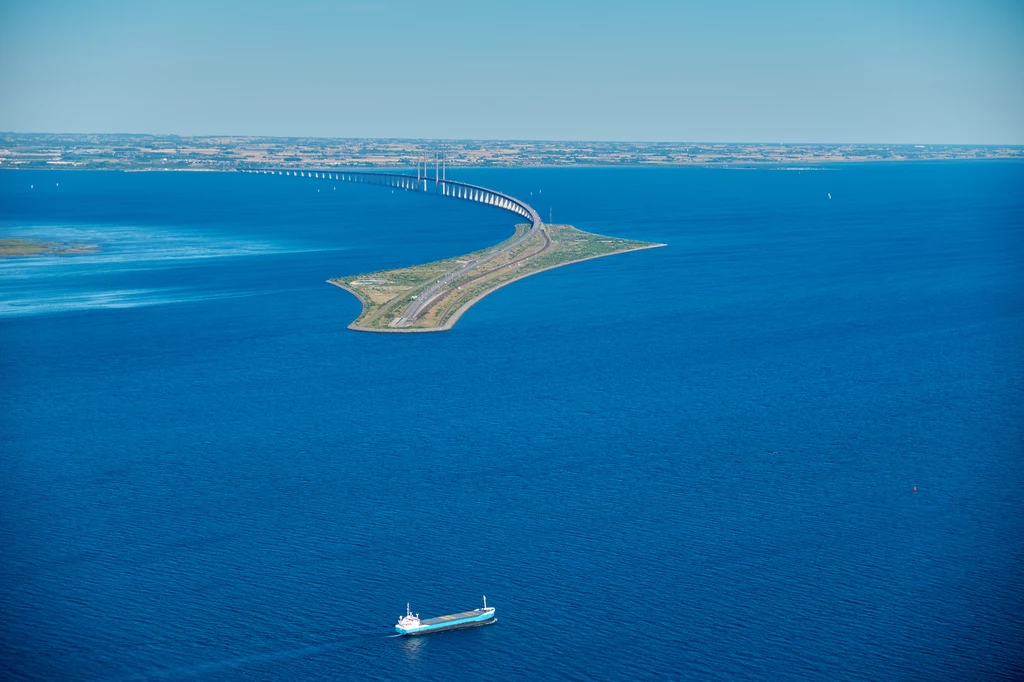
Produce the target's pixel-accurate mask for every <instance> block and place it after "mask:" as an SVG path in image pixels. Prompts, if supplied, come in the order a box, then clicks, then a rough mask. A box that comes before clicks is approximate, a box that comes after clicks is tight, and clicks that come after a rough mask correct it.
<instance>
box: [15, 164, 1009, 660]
mask: <svg viewBox="0 0 1024 682" xmlns="http://www.w3.org/2000/svg"><path fill="white" fill-rule="evenodd" d="M457 179H459V180H465V181H469V182H475V183H479V184H483V185H485V186H489V187H494V188H496V189H500V190H503V191H506V192H508V193H510V194H513V195H515V196H518V197H520V198H523V199H525V200H527V201H531V202H533V204H534V205H535V206H536V207H537V209H538V210H539V211H540V212H541V214H542V215H544V216H545V217H547V216H548V211H549V209H550V210H551V211H552V217H553V218H554V220H555V221H564V222H569V223H572V224H574V225H576V226H577V227H579V228H581V229H584V230H590V231H595V232H600V233H603V234H609V235H614V236H618V237H627V238H633V239H644V240H649V241H656V242H665V243H667V244H669V246H668V247H667V248H664V249H655V250H651V251H642V252H636V253H631V254H625V255H621V256H616V257H613V258H605V259H599V260H596V261H590V262H586V263H580V264H577V265H573V266H570V267H566V268H560V269H557V270H552V271H549V272H546V273H543V274H540V275H538V276H535V277H531V278H528V279H526V280H523V281H521V282H518V283H516V284H514V285H512V286H509V287H506V288H504V289H501V290H499V291H498V292H496V293H495V294H493V295H491V296H489V297H488V298H486V299H484V300H483V301H482V302H481V303H479V304H478V305H476V306H475V307H474V308H472V309H471V310H470V311H469V312H468V313H467V314H466V315H464V316H463V317H462V319H461V320H460V321H459V322H458V324H457V325H456V326H455V328H454V329H453V330H452V331H450V332H445V333H440V334H416V335H377V334H360V333H356V332H351V331H348V330H346V329H345V327H346V325H347V324H348V323H349V322H351V320H352V319H353V318H354V317H355V316H356V314H357V313H358V309H359V305H358V303H357V302H356V300H355V299H354V298H353V297H351V296H350V295H348V294H347V293H345V292H343V291H341V290H339V289H337V288H335V287H331V286H328V285H327V284H325V283H324V280H326V279H327V278H329V277H335V276H340V275H345V274H355V273H359V272H367V271H372V270H378V269H381V268H390V267H396V266H400V265H404V264H412V263H417V262H423V261H426V260H432V259H436V258H443V257H448V256H452V255H456V254H460V253H465V252H468V251H472V250H474V249H477V248H481V247H483V246H486V245H489V244H492V243H496V242H497V241H499V240H500V239H503V238H504V237H506V236H508V235H509V234H511V231H512V220H511V217H510V216H508V214H506V213H504V212H502V211H498V210H496V209H492V208H486V207H482V206H473V205H470V204H466V203H463V202H455V201H450V200H446V199H443V198H438V197H430V196H423V195H421V194H414V193H406V192H401V191H399V192H397V193H394V194H392V193H391V191H390V190H388V189H383V188H378V187H369V186H360V185H349V184H344V183H332V182H330V181H320V182H317V181H314V180H297V179H290V178H271V177H264V176H255V177H254V176H248V175H242V174H212V173H136V174H128V173H91V172H56V171H55V172H4V173H0V236H8V235H11V236H35V237H38V238H41V239H46V240H56V241H77V240H81V241H84V242H88V243H97V244H99V246H100V248H101V250H100V252H99V253H98V254H95V255H78V256H73V257H70V256H69V257H61V258H57V257H35V258H24V259H8V260H3V261H0V287H2V295H0V367H2V370H0V371H2V374H0V377H2V383H3V386H4V389H3V391H0V415H2V416H0V434H2V440H0V446H2V459H0V466H2V469H0V533H2V538H3V554H2V556H3V560H2V562H0V584H2V586H3V590H2V592H0V656H2V660H3V661H4V667H5V669H6V670H7V672H6V675H7V676H9V677H12V678H15V679H21V678H26V679H28V678H49V679H82V680H87V679H196V678H202V679H237V678H243V677H244V678H247V679H253V678H255V679H339V678H350V679H393V678H396V677H400V676H416V677H421V678H425V679H440V678H455V679H458V678H461V677H464V676H466V675H467V674H468V673H470V672H472V673H473V674H487V675H489V676H490V677H492V678H494V679H516V678H521V679H536V678H552V677H554V678H567V679H655V678H657V679H665V678H668V679H679V678H712V679H730V680H732V679H781V680H785V679H794V680H795V679H823V678H825V679H851V680H875V679H900V680H914V679H947V678H950V677H953V678H957V679H1016V678H1019V677H1020V676H1022V675H1024V665H1022V658H1021V655H1020V651H1022V650H1024V615H1022V614H1024V608H1022V607H1024V597H1022V595H1024V577H1022V574H1021V571H1020V566H1021V565H1022V560H1024V540H1022V533H1021V521H1020V510H1021V509H1022V508H1024V458H1022V455H1024V452H1022V450H1024V446H1022V443H1024V438H1022V436H1024V426H1022V425H1024V405H1022V393H1021V390H1022V389H1021V386H1022V382H1021V379H1022V376H1021V368H1022V366H1024V365H1022V362H1021V360H1022V358H1021V350H1020V349H1021V348H1024V287H1022V284H1024V277H1022V270H1021V266H1020V263H1022V262H1024V238H1022V234H1024V233H1022V226H1024V200H1022V198H1021V195H1020V192H1019V188H1020V187H1021V186H1024V183H1022V181H1024V166H1022V165H1021V164H995V163H946V164H891V165H890V164H877V165H861V166H837V167H832V168H829V169H826V170H818V171H802V172H798V171H785V170H771V169H764V170H731V169H549V170H544V169H538V170H476V171H461V172H460V174H459V177H458V178H457ZM57 183H59V186H58V185H57ZM30 185H34V187H33V188H30ZM335 186H336V187H337V189H334V187H335ZM318 189H319V190H320V191H319V192H318V191H317V190H318ZM531 192H532V193H533V194H532V195H531ZM829 193H831V195H832V199H829V198H828V196H827V195H828V194H829ZM915 486H916V488H917V490H916V492H915V491H914V487H915ZM483 594H486V595H487V597H488V603H489V604H490V605H493V606H495V607H496V608H497V610H498V616H499V622H498V623H497V624H496V625H494V626H491V627H484V628H475V629H471V630H462V631H456V632H452V633H443V634H438V635H434V636H431V637H428V638H415V639H405V638H393V637H391V636H390V634H391V632H392V630H391V626H392V624H393V622H394V621H395V620H396V619H397V617H398V615H399V614H400V613H402V612H403V611H404V607H405V603H406V602H411V603H412V606H413V608H414V610H417V611H419V612H421V613H422V614H423V615H424V616H433V615H439V614H441V613H447V612H452V611H459V610H464V609H467V608H473V607H475V606H477V605H478V602H479V599H480V596H481V595H483Z"/></svg>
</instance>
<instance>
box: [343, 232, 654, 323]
mask: <svg viewBox="0 0 1024 682" xmlns="http://www.w3.org/2000/svg"><path fill="white" fill-rule="evenodd" d="M529 228H530V226H529V225H525V224H524V225H517V226H516V231H515V233H514V234H513V235H512V236H511V237H509V238H508V239H507V240H505V241H504V242H502V243H500V244H496V245H495V246H491V247H488V248H486V249H482V250H480V251H475V252H473V253H469V254H466V255H463V256H457V257H455V258H448V259H445V260H439V261H433V262H431V263H424V264H422V265H414V266H411V267H407V268H397V269H394V270H381V271H377V272H367V273H363V274H360V275H353V276H348V277H338V278H336V279H331V280H328V282H330V283H331V284H334V285H336V286H339V287H341V288H343V289H345V290H347V291H349V292H351V293H352V294H354V295H355V296H356V297H357V298H358V299H359V300H360V302H361V303H362V304H363V309H362V312H361V313H360V314H359V317H357V318H356V319H355V321H354V322H352V324H350V325H349V328H350V329H356V330H360V331H377V332H425V331H442V330H445V329H450V328H451V327H452V325H454V324H455V322H456V321H457V320H458V319H459V317H461V315H462V314H463V313H464V312H465V311H466V310H468V309H469V308H470V307H471V306H472V305H473V304H474V303H476V302H477V301H479V300H480V299H481V298H483V297H484V296H486V295H487V294H490V293H491V292H493V291H495V290H496V289H499V288H500V287H502V286H505V285H506V284H509V283H511V282H514V281H516V280H518V279H522V278H523V277H527V276H529V275H533V274H536V273H538V272H542V271H544V270H550V269H551V268H556V267H560V266H563V265H568V264H570V263H576V262H579V261H583V260H589V259H591V258H600V257H602V256H611V255H614V254H617V253H625V252H627V251H637V250H640V249H651V248H655V247H659V246H664V244H655V243H651V242H642V241H635V240H631V239H618V238H616V237H605V236H603V235H599V234H592V233H590V232H583V231H582V230H577V229H576V228H575V227H572V226H571V225H544V226H543V228H542V229H541V230H540V231H538V232H537V233H536V234H534V235H533V236H532V237H530V238H529V239H528V240H526V241H525V242H523V243H521V244H518V245H516V246H515V247H514V248H512V249H510V250H509V251H508V252H507V253H504V254H501V255H500V256H498V257H497V258H492V259H490V260H488V261H486V262H484V263H481V265H480V266H479V267H476V268H473V269H471V270H469V271H468V272H464V273H463V274H462V275H460V276H459V277H458V278H457V279H454V280H452V281H451V282H449V283H448V284H447V285H446V286H445V288H444V289H443V290H442V293H441V294H440V295H438V296H436V297H435V300H434V301H433V302H432V303H430V304H429V305H428V306H427V307H426V308H425V309H424V310H423V311H422V312H421V313H420V315H419V316H417V317H416V319H415V320H414V321H412V322H411V323H410V324H409V325H408V326H404V327H401V328H396V327H395V326H394V324H395V322H396V320H397V319H398V318H399V316H400V315H401V314H402V312H403V311H405V310H406V308H407V307H409V306H410V304H412V303H413V301H414V300H415V299H416V297H417V296H419V295H420V294H422V293H423V292H424V291H425V290H426V289H427V288H428V287H430V286H431V285H432V284H434V283H435V282H437V281H439V280H441V279H443V278H444V277H445V276H447V275H449V274H450V273H453V272H455V271H456V270H458V269H459V268H461V267H463V266H464V265H467V264H468V263H470V262H472V261H474V260H477V259H486V258H487V257H489V256H491V255H493V254H496V253H500V252H501V251H503V250H504V248H505V247H507V246H508V245H509V244H510V243H513V242H515V241H516V240H517V239H518V238H519V237H521V236H522V235H524V234H525V233H526V232H527V231H528V230H529Z"/></svg>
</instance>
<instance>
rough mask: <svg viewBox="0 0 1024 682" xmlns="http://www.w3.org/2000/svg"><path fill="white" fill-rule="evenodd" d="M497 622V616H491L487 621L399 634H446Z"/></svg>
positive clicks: (472, 621) (407, 635)
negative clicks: (450, 631) (449, 631)
mask: <svg viewBox="0 0 1024 682" xmlns="http://www.w3.org/2000/svg"><path fill="white" fill-rule="evenodd" d="M497 622H498V617H497V616H491V617H490V618H488V619H487V620H471V621H466V622H464V623H452V624H449V625H432V626H427V627H425V628H420V629H418V630H411V631H409V632H401V631H400V632H399V634H400V635H402V636H403V637H418V636H420V635H432V634H434V633H435V632H447V631H448V630H461V629H463V628H476V627H480V626H481V625H490V624H492V623H497Z"/></svg>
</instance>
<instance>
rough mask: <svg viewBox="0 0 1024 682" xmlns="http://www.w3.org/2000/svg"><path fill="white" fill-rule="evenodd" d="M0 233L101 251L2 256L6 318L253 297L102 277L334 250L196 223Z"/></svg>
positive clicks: (0, 229) (22, 228)
mask: <svg viewBox="0 0 1024 682" xmlns="http://www.w3.org/2000/svg"><path fill="white" fill-rule="evenodd" d="M0 237H3V238H15V239H33V240H37V241H43V242H47V243H60V244H64V245H68V246H76V245H86V244H90V245H96V246H97V247H98V250H97V251H96V252H95V253H75V254H64V255H55V254H42V255H29V256H19V257H10V258H0V318H2V317H21V316H26V315H47V314H57V313H65V312H73V311H80V310H89V309H102V308H136V307H140V306H150V305H164V304H169V303H184V302H189V301H202V300H212V299H220V298H237V297H240V296H248V295H252V292H244V291H242V292H240V291H225V292H209V291H198V290H189V289H185V288H174V287H160V288H142V287H130V286H129V287H118V286H116V285H114V286H109V283H107V284H108V286H105V287H104V286H102V285H101V284H99V282H98V281H97V279H96V278H98V277H102V276H110V275H113V276H120V275H124V274H129V273H133V272H141V271H146V270H154V269H166V268H174V267H178V266H181V265H185V264H187V263H189V262H196V261H204V260H209V259H217V258H245V257H251V256H265V255H275V254H286V253H304V252H313V251H323V250H328V249H319V248H306V247H305V245H302V244H299V243H288V242H283V243H280V242H274V241H269V240H259V239H249V238H245V237H237V236H230V235H228V236H224V235H220V234H212V235H205V234H203V233H202V232H201V231H200V230H198V229H194V228H180V229H178V228H164V227H149V226H146V227H134V226H123V225H116V226H104V225H0ZM329 250H340V249H338V248H337V247H334V248H332V249H329Z"/></svg>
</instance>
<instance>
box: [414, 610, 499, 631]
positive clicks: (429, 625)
mask: <svg viewBox="0 0 1024 682" xmlns="http://www.w3.org/2000/svg"><path fill="white" fill-rule="evenodd" d="M496 620H498V619H497V617H496V616H495V614H494V609H477V610H476V611H466V612H465V613H453V614H451V615H449V616H438V617H437V618H428V619H426V620H424V621H422V622H421V623H420V625H419V626H417V627H414V628H409V629H405V628H403V627H402V626H401V625H396V626H395V631H396V632H397V633H398V634H400V635H408V636H412V635H430V634H433V633H435V632H444V631H445V630H458V629H460V628H472V627H477V626H478V625H490V624H491V623H493V622H495V621H496Z"/></svg>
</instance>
